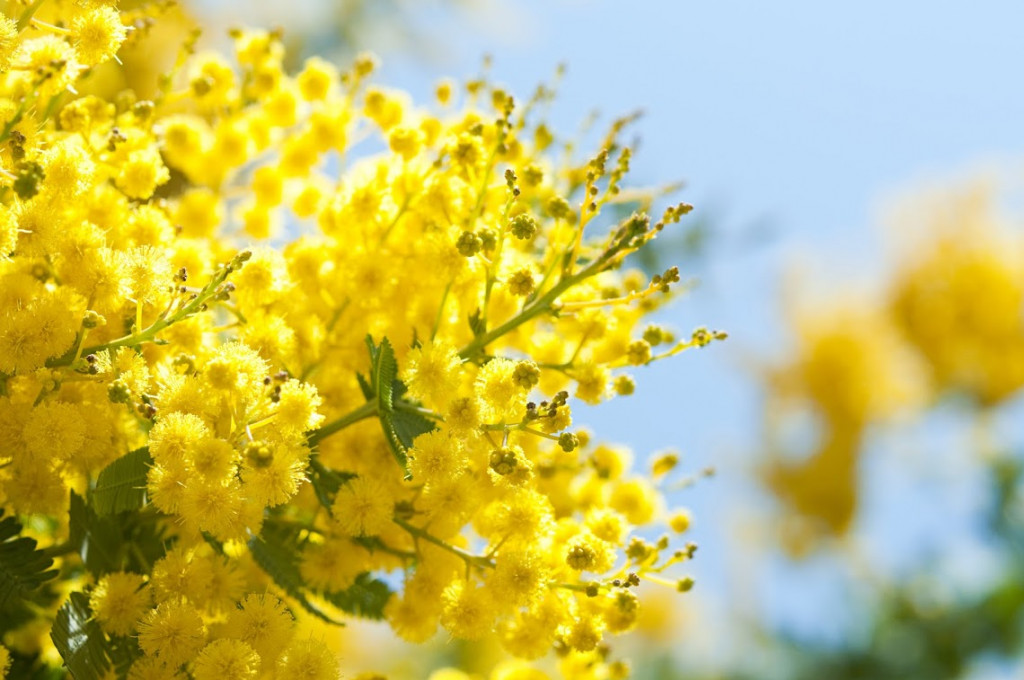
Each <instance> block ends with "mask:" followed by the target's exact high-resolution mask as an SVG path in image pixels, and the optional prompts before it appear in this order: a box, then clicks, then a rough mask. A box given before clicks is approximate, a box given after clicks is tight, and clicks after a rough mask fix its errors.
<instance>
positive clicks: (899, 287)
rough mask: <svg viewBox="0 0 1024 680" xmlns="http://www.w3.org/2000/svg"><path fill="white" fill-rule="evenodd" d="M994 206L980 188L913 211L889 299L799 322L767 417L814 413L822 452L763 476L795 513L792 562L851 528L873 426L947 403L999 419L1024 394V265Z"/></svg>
mask: <svg viewBox="0 0 1024 680" xmlns="http://www.w3.org/2000/svg"><path fill="white" fill-rule="evenodd" d="M996 207H997V201H996V197H995V196H994V194H993V192H992V190H991V188H990V187H987V186H979V185H970V186H967V187H963V188H960V189H958V190H956V191H952V192H944V195H943V196H942V197H941V198H937V197H933V198H930V199H928V200H925V201H922V200H920V199H918V200H915V201H914V202H913V203H912V205H911V206H910V209H909V210H906V211H903V213H900V214H899V215H898V217H897V219H896V220H894V221H895V222H896V224H895V225H894V226H895V227H897V228H900V229H902V231H903V233H910V234H911V236H910V238H908V239H906V240H907V241H908V247H907V248H906V251H907V252H906V253H905V254H904V255H903V256H901V257H900V258H899V259H898V260H897V263H896V269H895V271H894V272H892V273H891V275H890V276H889V281H888V283H887V284H886V286H885V288H884V289H883V291H884V294H883V296H881V297H880V298H878V299H859V300H857V301H855V302H852V303H849V304H836V302H835V300H832V301H830V303H829V309H828V310H823V309H820V308H812V309H810V310H809V311H808V310H804V311H803V312H802V313H800V314H799V315H797V318H796V319H795V321H794V323H793V326H794V328H795V330H796V336H797V339H798V343H797V347H796V352H795V355H796V356H795V357H794V358H793V359H792V360H791V361H788V362H786V363H785V364H784V365H783V366H781V367H780V368H779V369H777V370H774V371H772V372H771V374H770V376H769V380H768V384H769V387H770V390H771V399H770V404H771V406H772V408H773V409H775V411H776V412H774V413H772V414H771V415H772V418H773V419H775V418H777V417H778V416H779V415H780V413H779V411H780V410H781V413H783V414H785V413H791V412H792V411H793V410H794V407H795V408H796V409H803V410H806V409H807V408H808V407H809V410H810V411H812V412H813V413H814V415H815V418H816V419H817V425H818V426H819V434H818V435H817V444H816V448H815V449H814V451H813V452H812V453H811V455H809V456H807V457H806V458H805V459H803V460H800V461H798V462H787V461H781V460H780V461H774V462H772V463H771V464H770V465H768V466H767V468H766V469H765V471H764V472H765V476H766V481H767V482H768V484H769V486H770V487H771V488H772V489H773V490H774V491H775V492H776V493H777V494H778V495H779V496H780V498H782V499H783V500H784V501H785V502H786V503H787V505H789V506H790V507H791V508H792V509H793V510H794V511H795V512H796V514H797V517H796V518H792V519H793V520H794V521H793V523H792V524H791V526H789V527H788V528H789V530H790V533H789V534H788V536H787V538H788V540H790V542H791V547H792V548H794V550H795V551H796V552H801V551H803V550H805V549H807V548H809V547H810V545H811V542H810V539H812V538H813V537H814V536H815V535H816V534H819V533H820V532H822V531H824V532H825V533H827V534H832V535H840V534H843V533H844V532H845V531H846V530H847V529H848V528H849V526H850V523H851V521H852V520H853V519H854V517H855V513H856V509H857V500H858V485H859V478H858V474H857V471H858V466H859V460H860V451H861V447H862V444H863V440H864V433H865V430H866V428H867V427H869V426H871V425H873V424H878V423H883V422H886V421H891V420H892V418H893V416H895V415H898V414H900V413H901V412H902V413H911V412H913V411H914V410H917V409H921V408H923V407H927V406H928V405H929V404H931V403H934V401H935V400H936V399H937V398H938V397H940V396H942V395H943V394H947V393H950V392H954V393H959V394H961V395H963V396H965V397H967V398H968V399H969V400H970V401H971V402H973V403H975V404H977V405H978V406H979V407H981V408H994V407H997V406H999V405H1000V404H1001V403H1004V402H1005V401H1006V400H1008V399H1009V398H1012V397H1013V396H1014V394H1015V393H1017V392H1018V391H1019V390H1020V388H1021V387H1022V386H1024V313H1022V312H1024V260H1022V259H1021V257H1020V253H1021V252H1022V251H1021V243H1020V238H1019V235H1016V236H1014V235H1012V232H1011V231H1010V230H1008V229H1006V228H1005V227H1004V225H1003V224H1002V222H1001V219H1000V217H999V214H998V210H997V209H996ZM779 407H781V409H780V408H779ZM786 419H787V416H785V415H783V416H782V418H781V419H778V421H777V422H776V423H775V425H777V426H781V425H782V423H784V422H785V421H786ZM773 429H775V426H773Z"/></svg>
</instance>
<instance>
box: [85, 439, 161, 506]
mask: <svg viewBox="0 0 1024 680" xmlns="http://www.w3.org/2000/svg"><path fill="white" fill-rule="evenodd" d="M152 465H153V459H152V458H151V457H150V455H149V449H148V448H145V447H143V448H141V449H136V450H134V451H132V452H131V453H128V454H125V455H124V456H121V457H120V458H118V459H117V460H115V461H114V462H113V463H111V464H110V465H108V466H107V467H105V468H103V471H102V472H100V476H99V478H98V479H97V480H96V488H95V489H93V491H92V495H91V500H92V507H93V508H94V509H95V510H96V514H97V515H110V514H113V513H115V512H125V511H127V510H138V509H139V508H141V507H142V506H143V505H144V504H145V502H146V475H147V474H148V473H149V468H150V467H151V466H152Z"/></svg>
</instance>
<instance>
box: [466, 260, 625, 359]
mask: <svg viewBox="0 0 1024 680" xmlns="http://www.w3.org/2000/svg"><path fill="white" fill-rule="evenodd" d="M613 254H614V251H611V250H609V251H607V252H605V253H604V254H603V255H602V256H601V257H600V258H598V259H596V260H594V261H593V262H591V263H590V264H589V265H587V266H586V267H585V268H583V269H582V270H580V271H579V272H577V273H576V274H572V275H570V276H566V277H564V278H562V280H560V281H559V282H558V283H557V284H555V286H554V287H553V288H552V289H551V290H549V291H548V292H546V293H544V294H543V295H541V296H540V297H538V298H537V299H536V300H535V301H534V302H533V303H532V304H530V305H529V306H528V307H526V308H524V309H523V311H521V312H519V314H517V315H515V316H514V317H512V318H511V319H509V320H508V321H506V322H505V323H503V324H501V325H500V326H498V327H497V328H492V329H491V330H489V331H487V332H485V333H481V334H480V335H478V336H476V337H475V338H474V339H473V341H472V342H470V343H469V344H468V345H466V346H465V347H463V348H462V350H461V351H460V352H459V357H461V358H463V359H471V358H473V357H474V356H475V355H476V354H477V353H478V352H479V351H480V350H482V349H483V348H484V347H486V346H487V345H488V344H489V343H491V342H494V341H495V340H497V339H498V338H500V337H501V336H503V335H505V334H507V333H509V332H511V331H513V330H515V329H516V328H518V327H519V326H522V325H523V324H524V323H526V322H527V321H530V320H531V319H533V318H534V317H536V316H539V315H541V314H543V313H545V312H548V311H551V306H552V305H553V304H554V302H555V300H557V299H558V297H559V296H560V295H561V294H562V293H564V292H565V291H567V290H569V289H570V288H572V287H573V286H575V285H576V284H577V283H579V282H580V281H583V280H584V279H587V278H590V277H591V276H593V275H594V274H597V273H598V272H600V271H601V270H602V268H603V267H604V265H605V264H606V263H607V262H608V260H609V259H611V257H612V255H613Z"/></svg>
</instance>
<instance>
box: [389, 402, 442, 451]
mask: <svg viewBox="0 0 1024 680" xmlns="http://www.w3.org/2000/svg"><path fill="white" fill-rule="evenodd" d="M391 421H392V425H393V426H394V428H395V434H396V435H398V439H399V440H400V441H401V442H402V444H403V445H404V446H405V448H407V449H408V448H411V447H412V442H413V440H414V439H416V437H419V436H420V435H421V434H426V433H427V432H433V431H434V429H436V425H435V424H434V421H433V420H431V419H430V418H426V417H424V416H421V415H420V414H419V413H414V412H412V411H395V414H394V416H393V417H392V419H391Z"/></svg>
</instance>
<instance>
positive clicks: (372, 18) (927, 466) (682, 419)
mask: <svg viewBox="0 0 1024 680" xmlns="http://www.w3.org/2000/svg"><path fill="white" fill-rule="evenodd" d="M186 11H187V12H190V13H192V14H193V15H195V16H201V17H203V23H204V24H206V25H211V23H212V24H213V25H220V26H223V27H224V28H225V29H226V28H228V27H231V26H238V25H269V26H281V27H282V28H284V30H285V36H286V42H287V43H289V44H290V45H291V46H292V48H293V49H294V50H296V54H300V55H301V54H310V53H314V52H316V53H321V54H322V53H325V52H326V53H329V54H332V55H334V56H335V57H336V58H337V59H338V60H340V61H345V60H347V59H350V58H351V57H352V56H353V55H354V54H355V53H356V52H358V51H360V50H371V51H373V52H375V53H376V54H378V55H379V56H380V57H381V60H382V66H383V68H382V72H381V73H380V74H379V75H378V77H377V80H378V81H379V82H381V83H383V84H386V85H389V86H395V87H399V88H402V89H406V90H408V91H409V92H411V93H412V94H413V96H414V97H415V98H416V99H417V100H418V101H424V102H426V101H430V100H431V97H432V92H433V88H434V85H435V84H436V83H437V81H438V80H440V79H441V78H442V77H443V76H452V77H455V78H457V79H459V78H462V79H464V78H470V77H475V76H477V75H479V74H480V72H481V70H482V69H483V68H484V65H483V64H484V61H485V59H484V55H490V56H491V57H492V65H491V66H490V68H489V77H490V78H491V79H493V80H495V81H496V82H498V83H500V84H504V85H506V86H507V87H508V89H509V90H510V91H512V92H514V93H517V94H518V95H519V96H520V98H525V97H527V96H528V95H529V94H530V93H532V92H533V90H534V89H535V87H536V86H537V84H538V83H541V82H549V81H550V80H551V78H552V76H553V74H554V73H555V71H556V68H557V66H558V65H559V64H563V63H564V64H565V65H566V66H567V70H566V74H565V76H564V78H562V80H561V82H560V84H559V86H558V90H559V95H558V98H557V100H556V101H555V102H554V103H553V104H552V108H551V110H550V112H549V114H548V117H549V120H550V123H551V126H552V127H553V128H554V129H557V130H559V131H561V132H563V133H572V132H573V131H576V130H580V133H579V134H580V138H581V139H582V140H587V139H593V137H594V136H593V135H591V137H589V138H588V137H587V134H586V132H585V123H586V121H587V119H588V117H589V114H590V113H591V112H592V111H595V112H597V114H596V115H598V116H599V119H598V120H599V121H601V124H600V125H599V126H598V127H599V128H602V127H603V126H604V125H605V124H607V122H608V121H610V120H611V119H612V118H614V117H616V116H619V115H622V114H627V113H630V112H632V111H634V110H637V109H640V110H642V111H643V112H644V115H643V117H642V118H641V119H640V120H639V121H638V122H637V123H636V124H635V125H634V126H633V127H632V128H631V129H632V131H633V134H635V135H636V145H637V153H636V154H635V155H634V162H633V164H632V167H633V172H632V175H631V180H632V182H633V183H634V184H635V185H640V186H644V187H656V186H660V185H666V184H670V183H673V182H677V181H678V182H683V183H684V188H683V189H682V190H681V192H680V193H679V194H678V195H677V198H679V197H681V198H682V200H685V201H687V202H689V203H692V204H693V205H694V206H696V209H695V211H694V212H693V213H692V214H691V215H690V216H689V217H688V218H687V219H685V220H684V221H683V223H682V224H681V225H680V228H679V229H678V230H677V231H676V232H674V233H666V235H665V238H664V239H663V240H661V242H660V250H659V251H658V252H657V253H656V257H655V258H653V259H652V260H648V261H645V262H636V263H634V264H635V265H637V266H643V267H648V268H651V269H655V268H657V267H659V266H661V267H664V266H665V265H667V264H679V265H680V268H681V270H682V271H683V272H684V278H686V277H692V279H693V280H694V281H695V282H696V285H695V287H694V288H693V290H692V292H691V293H689V294H688V295H687V296H685V297H683V298H681V299H680V300H678V301H677V302H676V303H675V304H674V305H673V306H672V307H670V308H669V309H667V310H665V311H663V312H662V313H661V317H660V319H659V321H660V322H662V323H664V324H665V325H667V326H670V327H672V328H674V329H676V330H678V331H680V332H683V333H688V332H689V331H690V330H692V329H693V328H694V327H696V326H699V325H707V326H709V327H712V328H720V329H724V330H727V331H728V332H729V334H730V339H729V341H728V342H726V343H724V344H720V343H716V344H714V345H712V346H711V347H708V348H706V349H703V350H695V351H694V352H693V353H687V354H684V355H683V356H681V357H677V358H675V359H673V360H672V361H670V362H666V363H661V364H659V365H658V366H657V367H656V368H654V369H646V370H643V369H641V370H639V371H638V372H637V373H636V378H637V383H638V395H637V396H636V397H632V398H624V399H617V400H614V401H612V402H609V403H607V404H604V405H602V406H601V407H599V408H597V409H590V410H587V409H580V410H578V411H577V421H581V422H582V423H584V424H586V423H592V424H598V423H600V427H598V428H595V430H596V431H597V433H598V434H599V435H600V436H601V438H602V439H610V440H612V441H619V442H622V443H624V444H626V445H628V446H630V447H631V448H632V449H633V450H634V451H635V453H636V455H637V459H638V460H639V461H643V460H646V458H647V456H648V455H649V454H651V453H654V452H658V451H664V450H666V449H674V450H678V451H680V452H681V453H682V454H683V456H684V458H683V460H684V462H685V464H686V466H687V469H689V470H692V471H693V473H694V475H695V478H699V479H696V481H695V483H694V484H693V485H691V486H688V487H686V488H682V489H679V490H678V491H677V492H676V493H675V494H674V495H673V498H672V500H673V502H675V503H676V504H678V505H680V506H685V507H688V508H689V509H690V510H691V511H692V514H693V526H692V529H691V535H692V540H694V541H696V542H697V543H698V544H699V546H700V550H699V553H698V558H697V559H696V560H695V561H694V562H692V563H691V567H692V571H691V575H692V576H693V577H694V578H695V579H696V583H697V587H696V588H695V589H694V590H693V591H692V592H691V593H689V594H687V595H686V596H685V597H680V598H665V597H664V596H663V598H662V599H661V600H657V599H655V600H652V602H651V603H650V604H651V606H650V607H649V610H650V611H651V613H650V615H649V617H648V619H647V620H646V622H645V624H644V625H643V626H642V627H641V630H640V631H638V632H637V633H635V634H633V636H632V640H631V643H630V644H633V645H635V646H636V647H637V648H638V653H634V654H633V658H634V662H635V668H636V675H637V677H641V678H676V677H687V678H708V679H710V678H736V679H740V678H744V679H745V678H751V679H754V678H758V679H761V678H765V679H768V678H840V679H842V678H922V679H924V678H972V679H973V678H985V679H994V678H1019V677H1024V658H1022V655H1021V648H1022V642H1024V618H1022V616H1024V552H1022V549H1024V501H1022V498H1024V487H1022V486H1021V484H1022V483H1024V482H1022V480H1021V462H1022V461H1024V457H1022V455H1021V454H1022V451H1024V426H1022V425H1021V422H1022V417H1024V407H1022V404H1021V400H1020V399H1019V398H1018V392H1019V389H1018V388H1019V387H1020V386H1021V385H1024V317H1022V304H1024V261H1022V260H1021V258H1022V257H1024V249H1022V248H1021V245H1022V244H1021V229H1020V227H1021V225H1020V220H1021V217H1022V216H1024V212H1022V208H1024V204H1022V202H1021V200H1020V199H1021V198H1022V196H1024V193H1022V192H1021V188H1022V179H1024V172H1022V171H1024V125H1022V121H1024V88H1021V87H1020V86H1019V82H1018V80H1019V79H1018V77H1017V76H1016V75H1014V74H1016V73H1018V69H1019V65H1020V64H1021V63H1022V59H1021V58H1022V57H1024V42H1022V41H1021V31H1020V27H1021V26H1022V25H1024V12H1022V10H1021V7H1020V5H1019V3H1016V2H1009V0H1006V1H1004V2H998V1H995V0H993V1H986V2H977V3H970V4H967V3H959V2H943V1H941V0H939V1H935V0H933V1H931V2H923V1H921V0H915V1H907V2H901V3H893V2H881V1H877V0H866V1H865V2H861V3H857V4H856V5H850V6H838V5H835V4H834V3H818V2H810V1H809V0H805V1H803V2H787V1H782V2H774V3H753V2H733V1H728V0H726V1H722V2H715V3H708V2H704V3H696V2H687V1H679V2H652V1H648V2H635V3H630V4H629V5H628V8H627V5H624V4H623V3H621V2H611V1H610V0H606V1H596V0H594V1H589V2H587V1H583V0H543V1H542V0H526V1H523V2H518V3H499V2H497V0H448V1H445V0H416V1H413V0H374V1H372V2H371V1H368V0H367V1H359V0H302V2H289V3H286V2H267V3H248V2H240V1H238V0H195V2H192V3H190V4H186ZM210 37H211V39H212V38H216V37H217V36H210ZM580 148H581V149H587V148H588V146H587V144H586V143H585V142H584V143H581V144H580ZM654 260H656V261H654ZM708 467H713V468H714V469H715V475H714V476H712V477H703V476H701V475H699V474H698V473H699V472H700V471H701V470H703V469H705V468H708ZM655 594H656V595H657V594H659V593H655ZM367 634H369V635H374V634H375V633H374V631H373V630H372V629H370V630H369V632H368V633H367ZM361 649H362V650H365V647H360V646H359V645H353V646H352V647H351V648H350V649H349V650H347V651H346V652H345V653H346V654H347V655H348V656H349V661H348V664H347V665H349V666H352V665H359V664H360V663H365V664H366V666H367V667H375V663H376V662H378V661H379V658H380V649H379V648H377V649H376V650H374V653H373V654H372V655H370V656H366V657H365V658H364V657H363V655H366V654H367V652H366V651H361ZM454 655H470V656H472V655H477V656H480V657H485V656H486V652H485V651H482V650H479V649H464V648H460V647H457V646H454V645H447V644H445V642H444V641H440V642H439V644H438V647H437V654H436V658H435V661H436V665H437V666H441V665H444V663H445V659H450V658H451V657H452V656H454ZM400 656H401V655H398V657H396V658H399V657H400ZM481 663H483V662H481ZM406 670H407V672H408V673H409V674H410V677H416V674H417V673H423V672H424V669H418V670H417V669H406Z"/></svg>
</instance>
